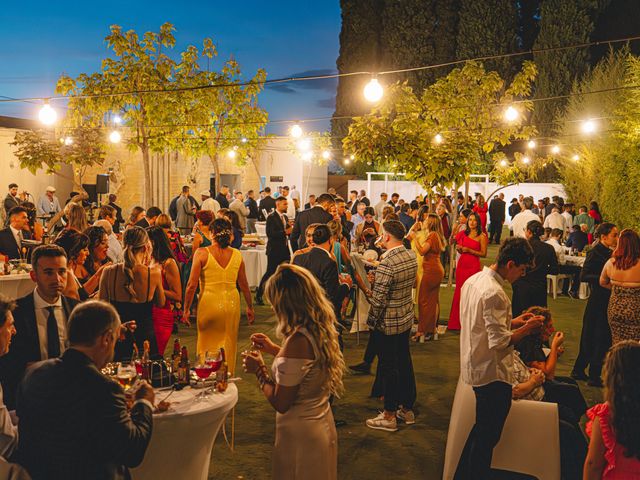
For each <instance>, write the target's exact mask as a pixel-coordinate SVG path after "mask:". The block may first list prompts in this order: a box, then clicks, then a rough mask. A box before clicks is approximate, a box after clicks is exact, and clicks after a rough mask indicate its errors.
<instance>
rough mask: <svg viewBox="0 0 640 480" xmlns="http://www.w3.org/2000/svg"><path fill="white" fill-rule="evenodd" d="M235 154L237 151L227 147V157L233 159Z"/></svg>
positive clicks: (236, 154)
mask: <svg viewBox="0 0 640 480" xmlns="http://www.w3.org/2000/svg"><path fill="white" fill-rule="evenodd" d="M236 156H238V152H237V151H236V150H235V149H233V148H231V149H229V151H228V152H227V157H229V158H230V159H231V160H235V158H236Z"/></svg>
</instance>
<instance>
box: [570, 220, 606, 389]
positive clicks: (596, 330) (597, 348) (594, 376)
mask: <svg viewBox="0 0 640 480" xmlns="http://www.w3.org/2000/svg"><path fill="white" fill-rule="evenodd" d="M596 237H597V238H596V240H597V241H596V243H595V244H594V245H593V248H592V249H591V250H589V253H587V258H586V260H585V262H584V265H583V266H582V272H581V273H580V281H581V282H588V283H589V287H591V295H589V299H588V300H587V306H586V307H585V309H584V317H583V319H582V333H581V334H580V352H579V353H578V357H577V358H576V362H575V364H574V365H573V370H572V371H571V376H572V377H573V378H574V379H576V380H587V381H588V383H589V385H591V386H594V387H601V386H602V379H601V377H600V376H601V373H602V364H603V362H604V357H605V355H606V354H607V351H608V350H609V348H611V329H610V328H609V322H608V319H607V318H608V317H607V308H608V306H609V298H610V297H611V290H609V289H607V288H603V287H601V286H600V275H601V274H602V270H603V269H604V265H605V264H606V263H607V260H609V258H611V253H612V252H613V250H614V249H615V248H616V246H617V245H618V229H617V228H616V226H615V225H614V224H613V223H606V222H605V223H601V224H600V225H598V228H597V229H596ZM587 366H588V367H589V375H588V376H587V375H585V372H584V371H585V369H586V368H587Z"/></svg>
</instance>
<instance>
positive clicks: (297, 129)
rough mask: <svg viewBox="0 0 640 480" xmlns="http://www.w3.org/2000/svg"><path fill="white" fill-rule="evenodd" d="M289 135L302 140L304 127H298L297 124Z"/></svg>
mask: <svg viewBox="0 0 640 480" xmlns="http://www.w3.org/2000/svg"><path fill="white" fill-rule="evenodd" d="M289 134H290V135H291V136H292V137H293V138H300V137H301V136H302V134H303V131H302V127H301V126H300V125H298V124H297V123H296V124H294V125H293V126H292V127H291V129H290V130H289Z"/></svg>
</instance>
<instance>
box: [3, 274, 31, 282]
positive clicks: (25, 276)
mask: <svg viewBox="0 0 640 480" xmlns="http://www.w3.org/2000/svg"><path fill="white" fill-rule="evenodd" d="M17 280H31V275H30V274H28V273H12V274H10V275H0V282H10V281H17Z"/></svg>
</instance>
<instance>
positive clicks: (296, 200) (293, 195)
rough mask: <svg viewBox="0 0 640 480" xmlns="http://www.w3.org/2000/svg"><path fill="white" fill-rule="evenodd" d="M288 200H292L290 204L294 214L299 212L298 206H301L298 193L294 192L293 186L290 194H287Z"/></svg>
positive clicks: (294, 187)
mask: <svg viewBox="0 0 640 480" xmlns="http://www.w3.org/2000/svg"><path fill="white" fill-rule="evenodd" d="M289 200H293V202H292V203H293V206H294V208H295V211H296V212H297V211H298V210H300V206H301V205H302V203H301V202H300V192H299V191H298V190H296V186H295V185H292V186H291V192H290V193H289Z"/></svg>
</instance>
